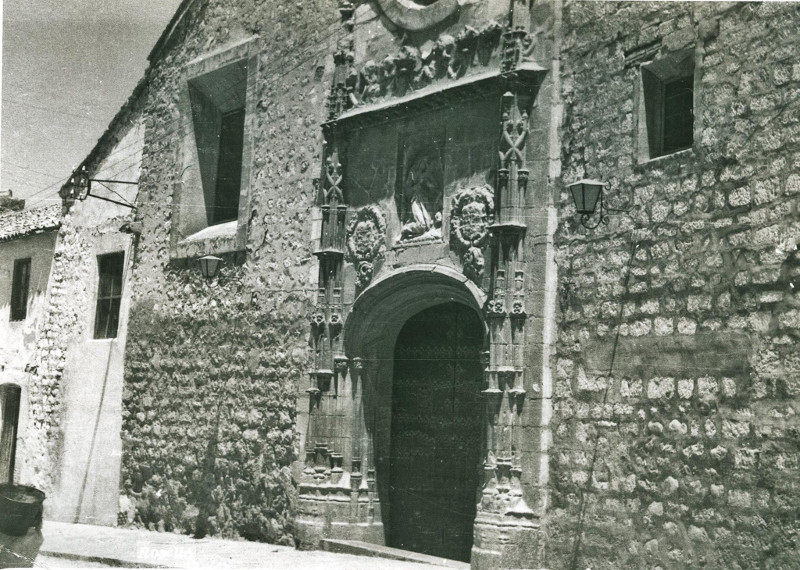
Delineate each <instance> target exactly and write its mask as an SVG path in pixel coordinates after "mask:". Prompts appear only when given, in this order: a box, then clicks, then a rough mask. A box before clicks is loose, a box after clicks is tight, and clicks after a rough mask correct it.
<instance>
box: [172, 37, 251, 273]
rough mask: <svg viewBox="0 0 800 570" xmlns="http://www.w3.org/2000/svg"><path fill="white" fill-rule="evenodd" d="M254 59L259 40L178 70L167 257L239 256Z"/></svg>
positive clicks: (247, 187) (247, 178)
mask: <svg viewBox="0 0 800 570" xmlns="http://www.w3.org/2000/svg"><path fill="white" fill-rule="evenodd" d="M257 54H258V41H257V38H250V39H247V40H243V41H241V42H239V43H237V44H234V45H232V46H230V47H229V48H227V49H223V50H220V51H218V52H214V53H213V54H209V55H206V56H202V57H200V58H198V59H197V60H195V61H193V62H191V63H189V64H188V65H187V66H186V68H185V70H184V78H185V81H184V83H183V87H182V90H181V95H180V97H179V109H180V112H181V115H182V116H183V120H182V122H181V124H182V131H181V132H182V140H183V144H182V161H181V162H179V163H178V164H176V169H179V175H180V184H178V185H177V186H176V188H175V194H174V196H173V206H172V207H173V224H172V231H171V236H170V256H171V257H173V258H176V257H179V258H185V257H195V256H198V255H205V254H220V253H224V252H229V251H240V250H243V249H244V246H245V243H246V232H247V223H246V222H247V220H246V215H245V212H246V211H247V204H248V200H249V193H250V170H251V165H250V163H251V148H252V142H251V129H250V126H249V125H250V123H251V122H252V116H253V112H254V110H255V104H254V99H255V98H254V97H253V94H254V92H255V89H256V85H255V79H256V70H257V67H258V63H257V61H258V58H257Z"/></svg>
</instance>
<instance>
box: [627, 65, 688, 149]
mask: <svg viewBox="0 0 800 570" xmlns="http://www.w3.org/2000/svg"><path fill="white" fill-rule="evenodd" d="M641 85H642V102H643V105H644V109H643V115H640V117H643V118H644V120H645V125H644V126H645V129H644V130H645V131H646V138H640V139H639V140H640V148H642V145H644V147H643V148H644V149H646V150H645V152H646V154H645V155H644V156H642V158H643V159H645V160H646V159H648V158H650V159H652V158H658V157H660V156H664V155H667V154H672V153H674V152H678V151H681V150H685V149H688V148H691V147H692V145H693V144H694V53H693V52H692V51H691V50H689V51H683V52H679V53H676V54H671V55H669V56H667V57H664V58H663V59H661V60H658V61H655V62H653V63H650V64H647V65H645V66H642V84H641ZM640 129H641V127H640ZM640 133H642V134H645V133H644V131H642V130H640ZM640 156H641V155H640Z"/></svg>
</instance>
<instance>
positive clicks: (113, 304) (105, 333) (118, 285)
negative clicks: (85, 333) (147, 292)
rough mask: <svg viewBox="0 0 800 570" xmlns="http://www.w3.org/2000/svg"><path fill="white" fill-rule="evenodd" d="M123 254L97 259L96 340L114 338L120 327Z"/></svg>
mask: <svg viewBox="0 0 800 570" xmlns="http://www.w3.org/2000/svg"><path fill="white" fill-rule="evenodd" d="M124 265H125V255H124V254H123V253H109V254H107V255H101V256H99V257H98V258H97V268H98V272H99V274H100V282H99V285H98V287H97V311H96V312H95V319H94V338H114V337H116V336H117V327H118V326H119V305H120V301H121V299H122V269H123V267H124Z"/></svg>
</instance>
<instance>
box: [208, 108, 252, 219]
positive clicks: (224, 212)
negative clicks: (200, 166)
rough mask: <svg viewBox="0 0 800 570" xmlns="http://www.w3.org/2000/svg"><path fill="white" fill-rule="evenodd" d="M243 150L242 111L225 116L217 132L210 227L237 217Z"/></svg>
mask: <svg viewBox="0 0 800 570" xmlns="http://www.w3.org/2000/svg"><path fill="white" fill-rule="evenodd" d="M243 146H244V109H236V110H234V111H230V112H228V113H224V114H223V115H222V119H221V121H220V129H219V165H218V166H217V188H216V192H215V195H214V212H213V217H212V221H211V224H212V225H215V224H221V223H224V222H229V221H231V220H235V219H236V218H237V217H238V216H239V192H240V188H241V183H242V150H243Z"/></svg>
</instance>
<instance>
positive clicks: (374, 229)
mask: <svg viewBox="0 0 800 570" xmlns="http://www.w3.org/2000/svg"><path fill="white" fill-rule="evenodd" d="M385 236H386V216H385V215H384V214H383V212H382V211H381V210H380V208H378V207H377V206H365V207H363V208H361V209H360V210H358V211H357V212H356V214H355V216H354V217H353V219H352V220H350V223H349V224H348V226H347V258H348V261H351V262H352V263H353V265H355V267H356V284H357V285H358V287H359V288H360V289H363V288H364V287H366V286H367V285H368V284H369V282H370V281H372V273H373V271H374V269H375V262H376V261H377V260H378V259H380V258H381V257H383V254H384V252H385V251H386V244H385V239H386V238H385Z"/></svg>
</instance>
